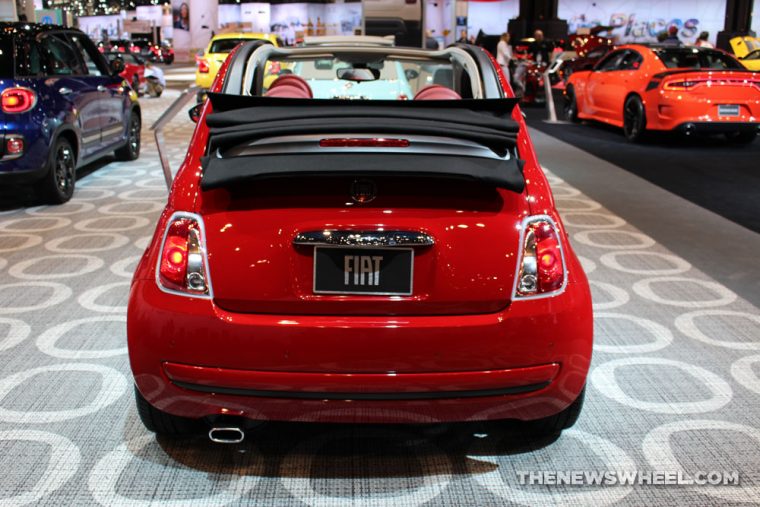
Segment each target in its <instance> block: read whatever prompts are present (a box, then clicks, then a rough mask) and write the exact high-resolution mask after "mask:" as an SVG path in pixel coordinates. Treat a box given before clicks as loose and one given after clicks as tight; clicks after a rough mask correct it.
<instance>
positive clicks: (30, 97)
mask: <svg viewBox="0 0 760 507" xmlns="http://www.w3.org/2000/svg"><path fill="white" fill-rule="evenodd" d="M0 102H2V108H3V112H4V113H26V112H27V111H29V110H31V109H32V108H33V107H34V106H35V104H37V94H36V93H34V90H30V89H29V88H22V87H20V86H17V87H14V88H6V89H5V90H3V93H2V95H0Z"/></svg>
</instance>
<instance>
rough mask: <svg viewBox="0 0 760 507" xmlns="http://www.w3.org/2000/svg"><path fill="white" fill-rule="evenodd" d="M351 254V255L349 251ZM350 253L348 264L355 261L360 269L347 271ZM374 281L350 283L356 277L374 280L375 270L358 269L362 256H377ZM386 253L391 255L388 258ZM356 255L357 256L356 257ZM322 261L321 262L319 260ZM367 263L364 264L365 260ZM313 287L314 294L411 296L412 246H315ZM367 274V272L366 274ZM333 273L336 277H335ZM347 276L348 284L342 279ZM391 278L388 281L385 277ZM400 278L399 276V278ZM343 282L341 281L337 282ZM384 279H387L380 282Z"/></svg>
mask: <svg viewBox="0 0 760 507" xmlns="http://www.w3.org/2000/svg"><path fill="white" fill-rule="evenodd" d="M349 254H350V255H349ZM347 256H349V257H353V259H352V260H351V261H350V263H351V268H353V266H354V264H356V263H357V262H358V266H357V267H358V268H359V273H356V272H354V271H350V272H349V273H346V267H347V265H346V262H347V261H346V257H347ZM378 256H381V257H383V259H381V260H379V261H374V260H373V261H371V262H372V263H373V264H372V267H374V262H379V263H380V264H379V271H378V272H377V277H378V278H377V285H370V284H369V283H366V284H365V283H361V284H359V283H353V282H354V281H356V280H357V278H356V276H358V277H359V281H361V282H369V281H370V280H374V276H375V275H374V273H375V271H374V270H373V271H371V272H367V271H364V272H362V271H361V264H362V262H367V261H364V260H363V259H364V258H367V257H369V258H370V259H371V258H372V257H378ZM386 256H388V257H390V258H389V259H387V258H386ZM356 258H358V259H359V260H358V261H357V260H356ZM320 261H321V262H320ZM365 267H366V264H365ZM313 271H314V274H313V280H312V291H313V293H314V294H326V295H329V294H333V295H354V296H411V295H412V293H413V290H414V249H413V248H382V247H379V248H376V247H357V246H341V245H334V246H333V245H330V246H327V245H325V246H315V247H314V267H313ZM365 275H366V276H365ZM336 277H339V278H337V279H336ZM346 277H348V278H349V279H350V280H349V281H350V282H351V283H350V284H348V287H347V286H346V285H347V284H346V283H345V281H346ZM389 277H390V278H391V281H390V282H387V280H388V278H389ZM401 278H402V279H401ZM340 282H344V283H342V284H341V283H340ZM382 282H386V283H384V284H383V283H382Z"/></svg>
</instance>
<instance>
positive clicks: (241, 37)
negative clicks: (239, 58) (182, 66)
mask: <svg viewBox="0 0 760 507" xmlns="http://www.w3.org/2000/svg"><path fill="white" fill-rule="evenodd" d="M250 40H265V41H269V42H271V43H272V44H274V45H275V46H280V45H281V44H280V39H279V38H278V37H277V36H276V35H274V34H270V33H251V32H248V33H246V32H235V33H223V34H219V35H215V36H213V37H212V38H211V42H209V43H208V47H207V48H206V51H205V52H204V53H203V56H202V57H200V58H199V59H198V68H197V69H195V84H196V85H198V86H200V87H201V88H211V84H212V83H213V82H214V78H215V77H216V73H217V72H219V68H220V67H221V66H222V64H223V63H224V60H226V59H227V55H228V54H229V53H230V52H231V51H232V50H233V49H235V46H237V45H238V44H240V43H241V42H247V41H250Z"/></svg>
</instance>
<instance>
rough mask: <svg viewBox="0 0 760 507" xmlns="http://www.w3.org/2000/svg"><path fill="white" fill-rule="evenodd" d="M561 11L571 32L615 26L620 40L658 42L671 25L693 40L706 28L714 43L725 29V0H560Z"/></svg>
mask: <svg viewBox="0 0 760 507" xmlns="http://www.w3.org/2000/svg"><path fill="white" fill-rule="evenodd" d="M558 15H559V17H560V19H565V20H567V22H568V24H569V28H570V33H575V32H576V31H577V30H578V29H579V28H591V27H595V26H600V25H604V26H612V27H614V29H613V30H612V37H613V38H614V39H615V40H616V42H618V43H624V42H655V41H657V35H658V34H659V33H661V32H665V31H667V30H668V28H669V27H671V26H675V27H677V28H678V38H679V39H680V40H681V41H682V42H683V43H685V44H691V43H693V42H694V41H695V40H696V39H697V37H698V36H699V34H700V32H702V31H707V32H709V34H710V38H709V40H710V41H711V42H712V43H713V44H714V43H715V39H716V37H717V34H718V32H719V31H720V30H722V29H723V23H724V18H725V15H726V1H725V0H669V1H666V2H652V1H651V0H605V1H603V2H600V1H594V0H560V2H559V9H558Z"/></svg>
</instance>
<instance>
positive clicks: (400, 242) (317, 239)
mask: <svg viewBox="0 0 760 507" xmlns="http://www.w3.org/2000/svg"><path fill="white" fill-rule="evenodd" d="M293 244H294V245H299V246H304V245H316V246H323V245H339V246H383V247H409V246H432V245H434V244H435V240H434V239H433V237H432V236H429V235H428V234H424V233H422V232H417V231H337V230H322V231H308V232H299V233H298V234H296V237H295V238H294V239H293Z"/></svg>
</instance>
